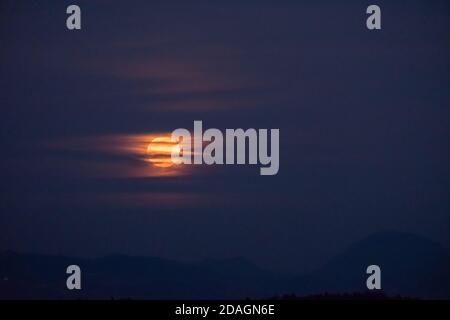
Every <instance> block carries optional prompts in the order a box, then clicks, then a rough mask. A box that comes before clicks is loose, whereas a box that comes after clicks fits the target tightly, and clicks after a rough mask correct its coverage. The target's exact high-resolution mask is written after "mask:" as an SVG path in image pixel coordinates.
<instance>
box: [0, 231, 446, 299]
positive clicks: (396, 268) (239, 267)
mask: <svg viewBox="0 0 450 320" xmlns="http://www.w3.org/2000/svg"><path fill="white" fill-rule="evenodd" d="M71 264H76V265H79V266H80V267H81V270H82V290H80V291H76V290H73V291H69V290H67V289H66V277H67V275H66V273H65V270H66V267H67V266H68V265H71ZM370 264H377V265H379V266H380V267H381V270H382V289H383V293H380V294H381V295H382V296H383V295H385V294H387V295H401V296H408V297H417V298H449V297H450V285H449V284H450V253H449V250H447V249H445V248H443V247H441V246H439V245H437V244H435V243H433V242H431V241H429V240H427V239H424V238H422V237H418V236H415V235H411V234H406V233H393V232H386V233H379V234H375V235H373V236H370V237H368V238H366V239H364V240H362V241H360V242H358V243H355V244H354V245H352V246H351V247H350V248H348V249H347V250H346V251H345V252H343V253H342V254H340V255H338V256H336V257H334V258H333V259H332V260H331V261H330V262H329V263H327V264H326V265H325V266H323V267H322V268H320V269H318V270H317V271H315V272H313V273H310V274H307V275H299V276H287V275H282V274H276V273H273V272H270V271H267V270H263V269H261V268H259V267H257V266H256V265H254V264H252V263H251V262H249V261H247V260H246V259H244V258H235V259H225V260H205V261H201V262H197V263H182V262H177V261H172V260H167V259H161V258H155V257H132V256H126V255H112V256H106V257H103V258H97V259H83V258H71V257H64V256H51V255H38V254H20V253H14V252H3V253H1V254H0V277H1V278H0V298H1V299H17V298H19V299H74V298H75V299H80V298H86V299H111V298H117V299H120V298H131V299H244V298H255V299H256V298H268V297H274V296H283V295H284V296H286V294H295V297H301V296H312V297H314V296H317V297H322V298H323V297H324V296H325V297H326V298H330V299H333V298H332V297H342V295H341V294H345V293H353V292H362V295H359V297H364V295H365V293H364V292H367V289H366V288H365V283H366V277H367V275H366V273H365V270H366V268H367V266H368V265H370ZM324 293H327V295H323V294H324ZM370 296H373V295H370ZM344 297H345V295H344Z"/></svg>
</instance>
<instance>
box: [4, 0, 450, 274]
mask: <svg viewBox="0 0 450 320" xmlns="http://www.w3.org/2000/svg"><path fill="white" fill-rule="evenodd" d="M76 3H77V4H78V5H79V6H80V7H81V10H82V30H80V31H68V30H67V29H66V27H65V20H66V17H67V15H66V14H65V8H66V7H67V6H68V5H69V4H72V2H71V1H2V2H1V4H0V43H1V49H0V57H1V59H0V87H1V90H0V106H1V117H0V146H1V150H2V157H1V159H0V181H1V182H0V187H1V195H2V201H1V203H0V250H4V249H12V250H21V251H31V252H40V253H43V252H45V253H61V254H71V255H80V256H90V255H104V254H109V253H124V254H136V255H137V254H139V255H152V256H161V257H170V258H174V259H179V260H195V259H202V258H211V257H214V258H224V257H235V256H244V257H247V258H249V259H250V260H252V261H254V262H256V263H258V264H259V265H262V266H264V267H267V268H274V269H282V270H290V271H298V270H304V269H309V268H314V267H315V266H317V265H319V264H320V263H322V262H323V261H325V260H327V259H329V258H330V257H331V256H332V255H334V254H336V253H338V252H340V251H341V250H343V248H345V247H346V246H347V245H349V244H351V243H353V242H355V241H357V240H359V239H361V238H363V237H365V236H367V235H369V234H372V233H376V232H379V231H382V230H386V229H387V230H397V231H407V232H411V233H415V234H420V235H424V236H426V237H429V238H431V239H434V240H436V241H438V242H440V243H443V244H448V242H449V241H448V240H449V234H450V225H449V223H448V221H449V212H450V201H449V199H450V198H449V191H450V180H449V178H450V170H449V160H450V153H449V150H450V149H449V133H450V93H449V88H450V59H449V57H450V19H449V13H450V5H449V4H448V3H447V1H407V3H404V2H400V1H399V2H397V3H393V2H392V1H389V2H388V1H377V2H376V3H377V4H378V5H379V6H380V7H381V10H382V30H379V31H369V30H367V29H366V26H365V20H366V14H365V10H366V7H367V5H368V4H369V3H367V2H364V1H342V3H335V1H307V2H300V1H291V2H288V1H282V2H278V1H273V2H270V1H258V2H256V1H243V2H238V1H223V2H222V3H221V4H210V3H208V2H206V1H205V2H200V1H197V2H193V3H190V4H187V3H182V2H180V3H179V4H174V3H172V4H170V5H168V4H164V2H162V1H161V2H152V1H133V2H132V3H129V2H127V1H77V2H76ZM194 120H202V121H203V124H204V126H205V127H206V128H210V127H216V128H221V129H225V128H239V127H241V128H279V129H280V140H281V141H280V144H281V146H280V171H279V174H278V175H276V176H273V177H267V176H260V175H259V169H258V168H257V167H233V166H227V167H216V168H203V167H202V168H196V170H195V172H193V173H191V174H187V175H181V176H170V177H155V176H153V175H145V174H141V173H142V172H143V171H145V170H147V167H144V166H148V164H143V163H142V162H140V161H136V159H134V158H133V157H127V156H126V155H124V154H113V153H109V152H105V150H103V148H102V145H101V142H99V141H103V142H104V140H102V139H110V138H111V137H130V136H131V137H135V136H139V135H142V134H153V133H158V132H170V131H172V130H174V129H176V128H179V127H183V128H192V125H193V121H194ZM108 141H111V140H108ZM114 141H115V140H114V139H113V142H114ZM86 145H88V147H86Z"/></svg>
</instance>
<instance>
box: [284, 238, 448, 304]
mask: <svg viewBox="0 0 450 320" xmlns="http://www.w3.org/2000/svg"><path fill="white" fill-rule="evenodd" d="M369 265H378V266H379V267H380V268H381V275H382V276H381V287H382V290H383V291H384V292H386V293H388V294H389V295H401V296H408V297H418V298H447V299H448V298H450V252H449V250H448V249H446V248H443V247H442V246H440V245H438V244H436V243H434V242H432V241H430V240H428V239H426V238H423V237H420V236H417V235H413V234H409V233H398V232H383V233H377V234H374V235H372V236H369V237H367V238H365V239H363V240H362V241H360V242H357V243H355V244H353V245H352V246H350V248H348V249H347V250H346V251H345V252H344V253H342V254H339V255H337V256H336V257H334V258H333V259H332V260H331V261H329V262H328V263H327V264H326V265H325V266H323V267H322V268H320V269H319V270H317V271H315V272H313V273H312V274H309V275H307V276H300V277H297V278H296V279H295V280H293V282H292V285H291V288H290V289H291V291H294V292H301V293H303V294H315V293H318V292H323V291H324V290H326V292H328V293H342V292H362V291H367V288H366V279H367V277H368V275H367V274H366V268H367V266H369Z"/></svg>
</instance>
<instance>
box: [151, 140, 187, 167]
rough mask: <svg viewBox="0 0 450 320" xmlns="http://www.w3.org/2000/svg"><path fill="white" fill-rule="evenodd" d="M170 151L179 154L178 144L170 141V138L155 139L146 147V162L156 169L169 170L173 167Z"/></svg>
mask: <svg viewBox="0 0 450 320" xmlns="http://www.w3.org/2000/svg"><path fill="white" fill-rule="evenodd" d="M172 151H175V152H178V153H179V152H180V146H179V144H178V142H175V141H172V140H171V138H170V137H156V138H154V139H153V140H152V142H150V144H149V145H148V147H147V154H148V156H149V158H148V161H149V162H150V163H151V164H152V165H154V166H155V167H158V168H170V167H172V166H174V165H175V163H173V162H172V156H171V155H172Z"/></svg>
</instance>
